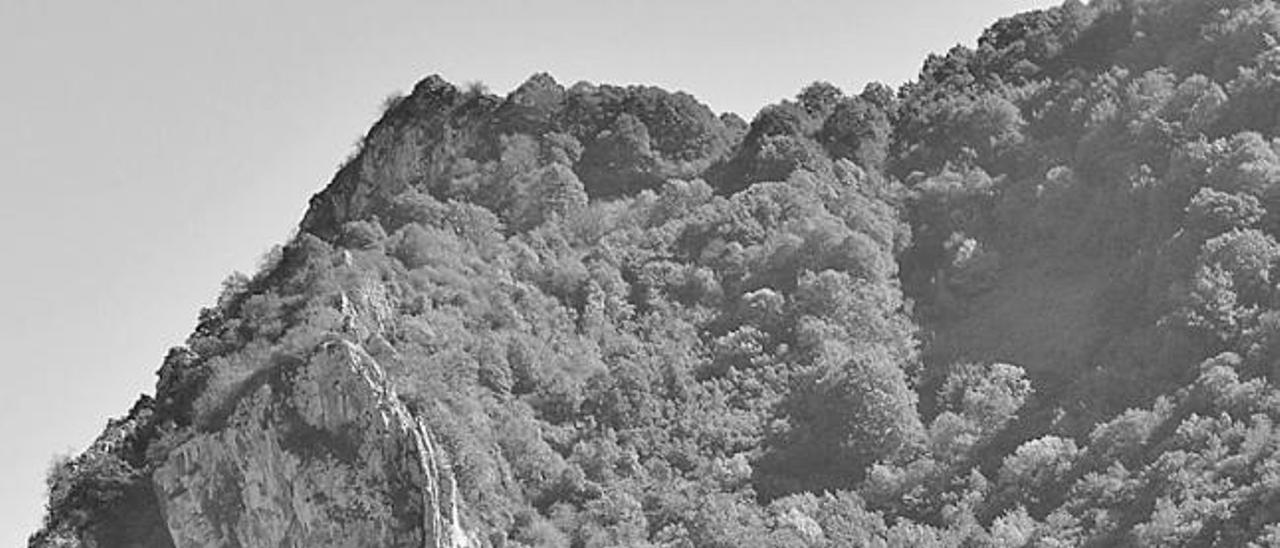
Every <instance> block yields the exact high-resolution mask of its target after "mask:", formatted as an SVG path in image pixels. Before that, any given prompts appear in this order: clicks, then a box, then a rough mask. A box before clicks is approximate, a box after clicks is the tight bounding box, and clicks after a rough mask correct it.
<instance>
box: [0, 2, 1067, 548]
mask: <svg viewBox="0 0 1280 548" xmlns="http://www.w3.org/2000/svg"><path fill="white" fill-rule="evenodd" d="M1056 4H1057V2H1044V1H1034V0H973V1H970V2H964V3H958V2H946V1H939V0H928V1H926V0H899V1H897V2H893V3H883V2H849V1H847V0H846V1H836V0H818V1H813V2H806V3H803V4H797V3H790V2H779V1H762V2H752V3H746V4H744V3H741V2H732V1H728V0H713V1H704V2H698V3H696V4H695V3H688V2H675V1H657V2H643V3H642V2H614V1H610V2H588V1H568V0H551V1H548V2H539V3H536V4H535V3H524V2H509V3H506V2H495V1H479V2H467V3H439V4H437V3H427V2H383V1H375V2H365V3H337V2H332V3H330V2H325V3H316V2H302V1H299V0H289V1H283V2H272V3H269V4H264V3H259V2H249V1H247V0H231V1H227V2H182V3H177V2H165V1H160V0H147V1H143V0H126V1H124V2H117V3H110V4H108V3H101V2H88V1H83V2H71V1H56V0H55V1H42V0H10V1H8V2H5V3H3V4H0V66H4V67H6V84H5V85H4V86H0V122H3V124H4V126H5V127H6V131H4V132H0V165H4V166H6V168H7V170H6V179H5V183H4V186H3V188H4V199H3V201H2V203H3V206H0V208H2V209H0V234H3V235H4V236H3V238H4V242H3V248H2V249H3V250H4V255H5V257H6V261H5V265H6V267H7V268H4V269H0V271H2V272H3V274H0V287H3V288H4V299H5V301H4V302H5V303H6V307H5V310H4V312H3V314H0V322H3V324H2V325H0V333H4V335H3V339H2V340H0V342H2V343H3V345H4V348H6V350H7V351H8V356H7V360H6V362H5V363H6V365H5V371H4V373H5V381H4V382H0V401H2V402H4V403H3V405H4V408H3V411H4V413H2V414H0V416H3V419H0V421H2V422H0V436H3V439H5V440H8V441H9V444H8V446H9V449H8V450H7V451H5V452H3V453H0V493H4V496H3V497H0V544H3V545H17V544H18V543H25V540H26V536H27V535H28V534H30V533H31V532H33V531H34V529H35V528H36V527H37V525H38V519H39V516H40V513H41V512H42V504H43V496H44V491H43V490H44V488H43V474H44V472H45V469H46V467H47V465H48V463H49V462H50V460H51V458H52V457H53V455H54V454H55V453H65V452H69V451H79V450H82V449H83V448H84V447H85V446H86V445H87V444H88V443H89V442H90V441H92V439H93V437H94V436H95V435H96V434H97V433H98V432H100V431H101V428H102V427H103V425H104V424H105V423H106V421H107V419H108V418H110V417H114V416H119V415H121V414H123V413H125V412H126V411H127V410H128V408H129V406H130V404H131V403H132V402H133V400H134V398H136V396H137V395H138V394H139V393H141V392H148V393H149V392H151V391H152V386H153V384H154V380H155V378H154V371H155V370H156V369H157V368H158V367H159V364H160V361H161V358H163V356H164V353H165V351H166V349H167V348H168V347H169V346H172V345H176V344H180V343H181V342H182V341H183V340H184V339H185V338H186V335H187V334H188V333H189V332H190V331H191V329H192V328H193V327H194V324H195V318H196V314H197V312H198V310H199V308H200V307H201V306H205V305H208V304H210V303H212V302H213V300H214V297H215V296H216V295H217V293H218V290H219V288H220V281H221V280H222V279H223V278H225V277H226V276H227V275H228V274H229V273H231V272H232V271H234V270H241V271H252V270H253V269H254V267H255V264H256V261H257V258H258V257H259V256H260V255H261V254H262V253H263V252H264V251H266V250H267V249H268V248H269V247H270V246H271V245H273V244H276V243H281V242H282V241H283V240H284V239H285V238H286V237H287V236H288V235H289V234H290V233H291V232H292V230H293V229H294V227H295V226H296V224H297V222H298V221H299V219H300V218H301V216H302V213H303V211H304V210H305V207H306V204H307V199H308V198H309V197H310V196H311V195H312V194H313V193H315V192H317V191H319V190H320V189H321V188H323V186H324V185H325V184H326V183H327V182H328V181H329V178H330V177H331V176H332V173H333V171H334V169H335V167H336V166H337V165H338V164H339V163H340V162H341V161H342V160H343V158H345V157H346V156H347V155H348V154H349V153H350V152H351V150H352V147H353V145H352V143H353V142H354V141H356V140H357V139H358V137H359V136H360V135H361V134H363V133H364V131H366V130H367V129H368V126H369V125H370V124H372V122H373V120H374V117H375V116H376V115H377V108H378V105H379V104H380V102H381V100H382V99H383V98H384V97H385V96H387V95H388V94H390V93H392V92H395V91H397V90H400V91H407V90H409V89H411V87H412V85H413V84H414V82H416V81H417V80H418V79H419V78H421V77H424V76H426V75H428V74H432V73H439V74H441V75H442V76H444V77H445V78H446V79H448V80H450V81H451V82H453V83H455V84H458V85H462V84H464V83H466V82H470V81H482V82H484V83H486V84H487V85H488V86H489V87H490V88H491V89H492V90H493V91H494V92H495V93H499V94H505V93H506V92H507V91H509V90H510V89H512V88H514V87H515V86H516V85H518V84H519V83H520V82H522V81H523V80H524V79H526V78H527V77H528V76H530V75H531V74H534V73H536V72H544V71H545V72H548V73H550V74H551V75H552V76H554V77H555V78H556V79H557V80H558V81H559V82H560V83H561V84H564V85H566V86H567V85H571V84H572V83H574V82H576V81H578V80H589V81H592V82H595V83H615V84H640V83H642V84H646V85H656V86H660V87H663V88H666V89H668V90H671V91H686V92H688V93H690V94H692V95H694V96H695V97H697V98H698V99H699V100H700V101H702V102H704V103H707V104H709V105H710V106H711V107H712V109H714V110H715V111H717V112H726V111H732V112H736V113H737V114H739V115H740V116H742V117H743V118H745V119H748V120H749V119H750V118H751V116H752V115H753V114H754V113H755V111H756V110H758V109H759V108H760V107H763V106H765V105H766V104H770V103H773V102H776V101H778V100H780V99H783V98H788V97H791V96H793V95H794V94H795V93H796V92H797V91H799V89H800V88H801V87H802V86H803V85H805V84H806V83H808V82H811V81H814V80H826V81H830V82H832V83H834V84H836V85H837V86H840V87H841V88H843V89H845V90H846V91H847V92H851V93H856V92H858V91H859V90H860V89H861V87H862V86H863V85H864V84H866V83H867V82H870V81H883V82H886V83H889V84H892V85H895V86H896V85H898V84H901V83H902V82H904V81H906V80H908V79H910V78H912V77H914V75H915V74H916V72H917V71H918V70H919V68H920V66H921V64H922V62H923V60H924V58H925V56H926V55H927V54H928V53H930V52H935V53H943V52H945V51H946V50H947V49H949V48H950V47H951V46H953V45H955V44H957V43H963V44H968V45H972V44H974V43H975V41H976V39H977V37H978V35H979V34H980V33H981V31H982V29H983V28H985V27H986V26H987V25H989V24H991V23H993V22H994V21H995V20H996V19H997V18H999V17H1003V16H1009V15H1013V14H1014V13H1017V12H1020V11H1025V10H1028V9H1033V8H1040V7H1048V6H1051V5H1056Z"/></svg>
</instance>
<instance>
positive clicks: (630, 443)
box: [50, 0, 1280, 547]
mask: <svg viewBox="0 0 1280 548" xmlns="http://www.w3.org/2000/svg"><path fill="white" fill-rule="evenodd" d="M1276 36H1280V8H1277V6H1276V5H1275V4H1274V3H1272V2H1270V1H1252V0H1095V1H1093V2H1091V3H1090V4H1088V5H1086V4H1084V3H1082V2H1079V1H1077V0H1069V1H1068V2H1066V3H1065V4H1063V5H1062V6H1060V7H1056V8H1052V9H1048V10H1043V11H1036V12H1029V13H1024V14H1020V15H1016V16H1013V17H1010V18H1008V19H1004V20H1001V21H999V22H997V23H996V24H995V25H993V26H992V27H991V28H990V29H988V30H987V31H986V32H985V33H984V34H983V35H982V37H981V38H980V40H979V42H978V45H977V47H976V48H965V47H957V48H955V49H953V50H951V51H949V52H947V53H946V54H945V55H935V56H931V57H930V58H929V59H928V60H927V61H926V62H925V63H924V67H923V69H922V71H921V73H920V76H919V78H918V79H917V80H916V81H914V82H911V83H909V84H907V85H905V86H903V87H902V89H899V90H897V91H896V92H895V91H893V90H890V89H889V88H887V87H886V86H883V85H878V84H875V85H871V86H868V87H867V88H866V89H865V90H864V91H862V92H861V93H860V94H858V95H846V94H845V93H844V92H843V91H841V90H840V89H838V88H835V87H834V86H831V85H830V84H825V83H815V84H813V85H810V86H808V87H806V88H805V89H803V90H802V91H801V92H800V93H799V94H798V95H797V97H796V99H795V100H794V101H784V102H782V103H780V104H778V105H773V106H769V107H766V108H765V109H763V110H761V112H760V113H759V114H758V115H757V116H756V117H755V119H754V120H752V121H751V123H750V124H747V123H745V122H744V121H743V120H741V119H739V118H737V117H736V116H733V115H723V116H716V115H715V114H714V113H712V112H711V111H710V110H709V109H707V108H706V107H705V106H703V105H701V104H700V103H698V102H697V101H696V100H694V99H693V98H692V97H690V96H688V95H686V94H683V93H668V92H665V91H662V90H659V89H656V88H648V87H627V88H623V87H615V86H607V85H602V86H595V85H590V84H586V83H580V84H577V85H574V86H572V87H569V88H567V89H566V88H564V87H562V86H560V85H559V84H557V83H556V82H555V81H554V80H552V79H551V78H550V77H549V76H546V75H536V76H534V77H533V78H531V79H530V80H529V81H528V82H526V83H525V84H524V85H522V86H521V87H520V88H519V89H517V90H515V91H514V92H512V93H511V94H510V95H509V96H507V97H506V98H501V97H497V96H493V95H489V94H488V93H487V92H486V91H485V90H484V89H483V88H480V87H475V86H473V87H471V88H470V89H468V90H465V91H464V90H460V89H458V88H455V87H454V86H452V85H450V84H448V83H447V82H444V81H443V80H440V79H439V78H436V77H431V78H428V79H426V80H424V81H423V82H421V83H419V84H418V86H417V87H416V88H415V89H414V91H413V93H412V94H410V95H408V96H406V97H404V98H402V99H397V100H393V101H388V110H387V112H386V113H385V114H384V116H383V118H382V119H381V120H380V121H379V122H378V123H377V124H376V125H375V126H374V128H373V129H372V130H371V132H370V134H369V135H368V136H367V137H366V138H365V139H364V140H363V143H364V145H363V148H362V150H361V151H360V152H359V154H358V155H357V156H355V157H354V158H353V159H352V160H351V161H350V162H348V163H347V164H345V165H344V167H343V168H342V169H341V170H340V171H339V173H338V174H337V176H336V177H335V180H334V182H333V184H331V185H330V186H329V187H328V188H327V189H326V190H325V191H324V192H322V193H320V194H319V195H317V196H316V197H315V198H314V199H313V200H312V207H311V209H310V211H309V212H308V213H307V217H306V218H305V219H304V221H303V224H302V229H303V230H302V233H301V234H300V235H299V236H298V237H297V238H295V239H294V240H293V241H292V242H290V243H289V244H288V245H287V246H285V247H284V248H283V250H282V252H281V253H280V256H279V259H278V260H276V261H272V262H270V263H268V265H267V266H266V267H265V268H264V269H263V271H262V272H261V273H259V274H258V275H257V276H255V277H253V278H252V279H241V280H237V281H235V282H234V283H229V284H228V290H227V292H226V294H225V295H224V297H223V298H222V299H220V301H219V303H218V304H217V306H215V307H213V308H211V309H208V310H206V311H204V312H203V313H202V314H201V318H200V323H199V325H198V327H197V328H196V331H195V333H194V334H193V335H192V336H191V338H190V340H189V341H188V342H187V344H186V346H185V347H184V348H182V349H176V350H175V351H173V352H171V353H170V355H169V357H168V358H167V359H166V360H165V365H164V367H163V368H162V369H161V371H160V380H159V383H158V386H157V395H156V400H155V402H154V405H151V404H148V406H147V408H146V413H145V417H144V419H139V420H141V421H142V423H143V424H145V425H147V427H146V428H139V429H136V430H131V431H130V433H129V435H128V436H127V439H129V440H132V441H130V443H129V444H124V445H121V447H124V446H128V447H132V448H133V449H130V450H129V451H131V452H129V451H125V450H123V449H113V450H111V451H107V452H105V453H102V452H99V453H93V454H86V455H85V456H82V457H79V458H78V459H77V460H74V461H72V462H80V463H82V464H79V465H77V466H72V467H68V466H60V467H58V468H57V471H56V473H55V474H54V475H53V476H52V477H51V499H50V500H51V502H50V520H51V522H50V523H51V526H52V525H53V524H56V523H65V520H66V519H68V518H66V516H67V515H70V514H69V512H72V511H73V510H74V511H80V512H82V514H83V515H82V516H80V517H78V518H76V519H78V520H80V522H85V523H88V522H92V521H93V519H95V518H94V517H93V510H92V508H98V507H101V506H104V505H108V506H109V505H110V501H112V500H117V499H118V497H120V496H124V495H121V493H125V492H126V491H128V489H129V488H130V486H132V485H137V484H138V483H139V482H145V481H146V475H145V473H144V472H145V470H147V469H148V467H149V466H154V464H155V463H156V462H159V461H160V460H162V459H163V458H164V455H165V449H164V448H165V447H168V446H171V444H176V443H181V440H182V436H183V435H189V432H193V431H199V430H216V429H218V428H221V427H222V421H223V420H224V419H225V416H226V414H227V413H228V412H229V410H231V409H234V406H235V405H236V404H237V402H238V398H239V396H240V395H241V394H243V393H244V392H243V389H244V387H246V386H252V385H253V383H254V382H256V381H255V379H259V378H261V376H262V375H266V374H268V373H269V371H270V369H271V368H272V367H279V366H280V364H287V363H289V362H290V360H298V359H305V358H306V357H307V356H308V355H309V354H310V353H311V352H312V351H313V350H314V349H315V348H316V346H317V345H318V344H319V343H320V342H322V341H324V340H328V339H330V338H345V339H349V340H352V341H354V342H358V343H361V344H364V345H365V346H366V347H367V348H369V349H370V351H371V353H373V354H374V355H375V357H376V358H377V359H378V360H379V362H380V363H383V364H384V366H386V368H387V369H388V371H389V373H390V374H391V377H392V378H393V381H394V382H395V384H396V386H397V390H398V392H399V393H400V395H401V396H402V397H403V398H404V399H405V400H406V401H407V402H408V403H409V404H410V406H411V407H412V408H413V409H414V410H415V412H416V413H418V414H420V415H421V416H422V417H423V418H424V419H426V420H427V422H428V424H429V425H430V426H431V428H432V430H433V431H434V432H436V433H437V434H438V436H439V437H440V438H441V439H442V441H443V443H444V445H445V446H446V450H447V451H446V452H447V453H448V454H449V455H450V458H451V462H452V463H453V467H454V470H455V473H456V474H457V476H458V479H459V488H460V489H461V491H462V493H463V494H464V497H463V498H464V499H465V500H466V501H467V509H466V512H467V514H468V520H469V521H470V522H471V524H472V525H474V526H475V527H476V528H477V529H478V530H482V531H486V532H493V534H492V535H491V536H490V537H489V542H491V543H492V544H493V545H495V546H530V547H535V546H548V547H549V546H575V547H597V546H698V547H703V546H706V547H717V546H725V547H729V546H733V547H739V546H797V547H799V546H904V547H905V546H1082V545H1091V546H1209V545H1213V546H1268V545H1275V544H1277V543H1280V431H1277V430H1276V429H1277V426H1276V425H1277V424H1280V388H1278V387H1277V386H1278V385H1277V383H1278V382H1280V367H1278V366H1277V365H1276V364H1277V363H1278V361H1277V360H1280V292H1278V290H1277V281H1278V280H1277V276H1278V275H1277V274H1274V273H1273V271H1274V269H1275V268H1276V267H1277V264H1278V261H1280V245H1278V244H1277V242H1276V238H1277V236H1278V235H1280V220H1278V219H1280V217H1277V215H1278V214H1280V126H1277V123H1278V119H1277V117H1276V112H1278V110H1277V107H1278V106H1280V88H1277V86H1280V84H1277V82H1280V49H1276V44H1275V37H1276ZM353 318H354V319H353ZM152 409H154V411H153V410H152ZM141 416H143V414H141V412H139V413H135V418H136V417H141ZM184 433H188V434H184ZM130 444H132V445H130ZM95 455H97V456H95ZM103 455H105V456H103ZM121 455H133V456H131V457H128V458H123V457H121ZM100 457H101V458H100ZM107 457H110V458H107ZM112 459H114V460H112ZM86 508H88V509H89V510H85V509H86ZM59 520H61V521H59ZM77 523H79V522H77Z"/></svg>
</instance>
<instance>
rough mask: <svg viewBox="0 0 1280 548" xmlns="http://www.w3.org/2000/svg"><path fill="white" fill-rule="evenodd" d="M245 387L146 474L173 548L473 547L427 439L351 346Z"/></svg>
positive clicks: (327, 348)
mask: <svg viewBox="0 0 1280 548" xmlns="http://www.w3.org/2000/svg"><path fill="white" fill-rule="evenodd" d="M250 390H251V393H249V394H248V395H246V396H244V397H243V398H242V399H241V400H240V403H239V405H237V407H236V409H235V411H234V412H233V414H232V415H231V416H230V417H229V419H228V422H227V426H226V427H225V428H224V429H222V430H220V431H217V432H211V433H206V434H199V435H197V436H195V437H194V438H192V439H190V440H188V441H186V442H185V443H183V444H182V445H180V446H178V447H177V448H175V449H174V450H173V451H171V452H170V454H169V457H168V459H166V461H165V462H164V464H162V465H161V466H160V467H159V468H158V469H157V470H156V471H155V473H154V474H153V475H152V481H153V482H154V484H155V489H156V497H157V499H158V500H159V501H160V507H161V510H162V513H163V514H164V518H165V522H166V524H167V527H168V530H169V532H170V533H171V534H172V538H173V543H174V545H175V546H176V547H178V548H187V547H205V546H243V547H255V546H262V547H267V546H298V547H303V546H424V547H433V548H437V547H438V548H443V547H456V548H463V547H472V546H476V545H477V543H476V540H475V538H474V535H472V534H471V533H469V532H468V531H467V530H466V529H465V528H464V527H463V525H462V517H461V515H460V513H459V512H460V511H459V508H458V500H457V487H456V483H455V482H454V480H453V475H452V473H451V472H450V471H449V468H448V467H447V465H445V464H443V462H444V461H443V456H442V455H440V454H439V451H438V449H437V448H436V444H435V442H434V441H433V440H432V437H431V433H430V432H429V431H428V430H427V428H426V427H425V425H424V424H423V423H422V422H421V421H420V420H419V419H417V418H415V417H414V416H413V414H412V413H410V412H409V410H408V409H407V408H405V406H404V404H403V403H402V402H401V401H400V399H399V398H398V396H396V393H395V391H394V390H393V389H392V388H391V387H390V386H389V385H388V381H387V378H386V374H385V373H384V372H383V370H382V368H381V367H380V366H379V365H378V363H377V362H376V361H375V360H374V359H373V358H372V357H370V356H369V354H368V353H366V352H365V351H364V350H363V349H362V348H360V347H359V346H358V345H356V344H353V343H350V342H347V341H333V342H330V343H327V344H325V345H324V346H323V347H322V348H320V349H319V350H318V351H317V352H316V353H315V355H313V356H312V357H311V358H310V359H309V360H307V361H305V362H300V363H294V364H283V365H279V366H277V368H275V369H272V370H270V371H268V372H267V373H265V374H264V375H262V377H261V379H260V383H258V386H257V387H256V388H252V389H250Z"/></svg>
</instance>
